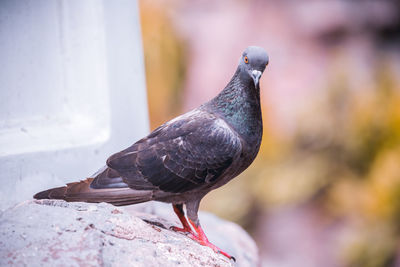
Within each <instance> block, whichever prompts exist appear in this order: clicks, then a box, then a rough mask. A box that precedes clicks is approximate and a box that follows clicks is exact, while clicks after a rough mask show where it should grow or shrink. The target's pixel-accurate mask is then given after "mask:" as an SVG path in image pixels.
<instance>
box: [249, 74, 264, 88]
mask: <svg viewBox="0 0 400 267" xmlns="http://www.w3.org/2000/svg"><path fill="white" fill-rule="evenodd" d="M261 74H262V72H261V71H259V70H252V71H251V78H253V81H254V85H255V86H256V87H258V83H259V81H260V77H261Z"/></svg>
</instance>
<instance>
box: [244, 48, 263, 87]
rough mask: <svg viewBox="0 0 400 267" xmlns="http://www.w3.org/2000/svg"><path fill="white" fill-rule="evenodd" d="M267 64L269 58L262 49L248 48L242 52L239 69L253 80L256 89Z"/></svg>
mask: <svg viewBox="0 0 400 267" xmlns="http://www.w3.org/2000/svg"><path fill="white" fill-rule="evenodd" d="M268 62H269V57H268V55H267V52H265V50H264V49H263V48H261V47H258V46H249V47H247V48H246V50H244V52H243V54H242V57H241V58H240V61H239V67H240V68H241V70H242V71H243V72H245V73H247V74H248V75H249V76H250V77H251V78H252V79H253V82H254V85H255V87H256V88H257V87H258V85H259V81H260V77H261V74H262V73H263V72H264V70H265V67H266V66H267V65H268Z"/></svg>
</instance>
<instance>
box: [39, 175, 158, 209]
mask: <svg viewBox="0 0 400 267" xmlns="http://www.w3.org/2000/svg"><path fill="white" fill-rule="evenodd" d="M92 181H93V178H88V179H86V180H83V181H79V182H75V183H69V184H67V185H66V186H62V187H56V188H52V189H48V190H45V191H42V192H39V193H37V194H36V195H34V196H33V197H34V198H35V199H63V200H66V201H68V202H90V203H100V202H107V203H110V204H112V205H115V206H123V205H130V204H137V203H141V202H146V201H150V200H152V196H153V193H152V191H144V190H134V189H131V188H129V187H125V188H107V189H92V188H90V184H91V182H92Z"/></svg>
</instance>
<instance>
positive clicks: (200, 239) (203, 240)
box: [188, 219, 236, 262]
mask: <svg viewBox="0 0 400 267" xmlns="http://www.w3.org/2000/svg"><path fill="white" fill-rule="evenodd" d="M189 222H190V224H191V225H192V226H193V228H194V229H195V230H196V232H197V235H196V234H194V233H193V231H191V232H190V233H189V234H188V237H190V238H191V239H192V240H194V241H196V242H197V243H199V244H200V245H202V246H206V247H209V248H211V249H212V250H214V252H216V253H220V254H222V255H224V256H225V257H227V258H228V259H230V260H233V261H235V262H236V259H235V257H233V256H231V255H229V254H228V253H226V252H225V251H223V250H221V249H220V248H219V247H217V246H216V245H214V244H213V243H211V242H210V241H208V238H207V236H206V234H205V233H204V231H203V229H202V228H201V226H200V224H199V225H198V226H197V225H196V224H195V223H194V222H192V221H191V220H190V219H189Z"/></svg>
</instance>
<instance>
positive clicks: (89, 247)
mask: <svg viewBox="0 0 400 267" xmlns="http://www.w3.org/2000/svg"><path fill="white" fill-rule="evenodd" d="M166 214H168V215H166ZM172 216H174V213H173V211H172V207H171V205H164V204H162V203H152V202H151V203H146V204H141V205H134V206H131V207H127V208H121V207H114V206H112V205H109V204H106V203H100V204H90V203H68V202H65V201H61V200H32V201H26V202H23V203H21V204H19V205H16V206H15V207H12V208H10V209H8V210H6V211H4V212H3V213H1V215H0V234H1V238H0V265H1V266H5V265H8V266H24V265H27V266H178V265H179V266H257V262H258V255H257V253H258V252H257V247H256V245H255V243H254V241H253V240H252V239H251V238H250V237H249V236H248V235H247V233H246V232H245V231H244V230H243V229H241V228H240V227H239V226H237V225H236V224H234V223H231V222H227V221H224V220H221V219H219V218H217V217H216V216H213V215H211V214H209V213H204V212H203V213H200V219H201V222H202V225H203V227H204V229H205V232H206V234H208V236H209V238H210V241H212V242H215V244H216V245H218V246H220V247H221V249H224V250H226V251H227V252H228V253H231V254H232V255H234V256H235V257H236V259H237V262H236V263H233V262H232V261H229V260H228V259H227V258H225V257H224V256H222V255H220V254H216V253H214V251H212V249H210V248H207V247H204V246H201V245H199V244H197V243H196V242H194V241H192V240H191V239H190V238H188V237H186V236H185V235H184V234H181V233H175V232H173V231H171V230H169V227H170V226H172V225H176V226H179V223H178V220H177V219H175V218H174V219H172Z"/></svg>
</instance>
